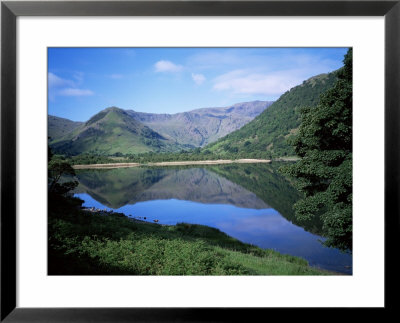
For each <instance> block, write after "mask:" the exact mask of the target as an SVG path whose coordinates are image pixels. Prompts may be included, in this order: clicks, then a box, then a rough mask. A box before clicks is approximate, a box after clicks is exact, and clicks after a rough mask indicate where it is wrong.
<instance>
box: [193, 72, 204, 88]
mask: <svg viewBox="0 0 400 323" xmlns="http://www.w3.org/2000/svg"><path fill="white" fill-rule="evenodd" d="M192 79H193V81H194V83H196V84H197V85H201V84H203V83H204V81H205V80H206V77H205V76H204V75H203V74H194V73H192Z"/></svg>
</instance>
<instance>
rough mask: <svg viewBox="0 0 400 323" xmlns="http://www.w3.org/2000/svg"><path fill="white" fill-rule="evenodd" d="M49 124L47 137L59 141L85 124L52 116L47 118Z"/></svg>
mask: <svg viewBox="0 0 400 323" xmlns="http://www.w3.org/2000/svg"><path fill="white" fill-rule="evenodd" d="M47 123H48V127H47V129H48V133H47V135H48V136H49V137H50V138H51V140H57V139H59V138H61V137H63V136H65V135H67V134H68V133H70V132H71V131H73V130H74V129H76V128H78V127H79V126H81V125H82V124H83V122H78V121H71V120H68V119H64V118H60V117H56V116H50V115H49V116H48V117H47Z"/></svg>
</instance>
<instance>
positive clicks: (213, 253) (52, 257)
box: [49, 199, 329, 275]
mask: <svg viewBox="0 0 400 323" xmlns="http://www.w3.org/2000/svg"><path fill="white" fill-rule="evenodd" d="M52 204H53V205H52V206H50V208H49V274H50V275H107V274H110V275H322V274H329V273H328V272H326V271H322V270H318V269H314V268H311V267H309V266H308V264H307V262H306V261H305V260H303V259H301V258H297V257H293V256H289V255H282V254H279V253H278V252H275V251H272V250H264V249H260V248H258V247H255V246H252V245H249V244H245V243H242V242H240V241H238V240H236V239H234V238H232V237H230V236H228V235H226V234H225V233H223V232H221V231H219V230H217V229H214V228H210V227H207V226H202V225H191V224H185V223H181V224H178V225H175V226H163V225H159V224H155V223H146V222H138V221H132V220H131V219H129V218H127V217H125V216H124V215H123V214H117V213H114V214H113V215H106V214H105V213H101V212H99V213H93V212H89V211H84V210H80V209H79V208H78V206H79V203H77V201H76V200H74V199H70V200H67V201H65V200H64V201H56V200H52Z"/></svg>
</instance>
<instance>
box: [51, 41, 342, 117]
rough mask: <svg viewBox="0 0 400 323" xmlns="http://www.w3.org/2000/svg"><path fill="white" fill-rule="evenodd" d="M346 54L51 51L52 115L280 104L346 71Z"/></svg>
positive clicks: (242, 50)
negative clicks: (303, 87) (289, 94)
mask: <svg viewBox="0 0 400 323" xmlns="http://www.w3.org/2000/svg"><path fill="white" fill-rule="evenodd" d="M346 52H347V48H49V49H48V113H49V114H51V115H55V116H59V117H63V118H67V119H71V120H74V121H86V120H88V119H89V118H90V117H91V116H93V115H94V114H95V113H97V112H99V111H101V110H103V109H105V108H107V107H110V106H117V107H120V108H122V109H133V110H135V111H141V112H153V113H177V112H183V111H190V110H193V109H197V108H205V107H224V106H229V105H232V104H235V103H239V102H246V101H254V100H276V99H278V98H279V96H280V95H281V94H283V93H284V92H285V91H287V90H289V89H290V88H292V87H293V86H296V85H298V84H300V83H302V82H303V81H304V80H305V79H307V78H309V77H311V76H314V75H317V74H320V73H327V72H331V71H333V70H335V69H338V68H339V67H341V66H343V57H344V55H345V54H346Z"/></svg>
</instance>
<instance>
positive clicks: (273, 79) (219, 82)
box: [213, 70, 304, 95]
mask: <svg viewBox="0 0 400 323" xmlns="http://www.w3.org/2000/svg"><path fill="white" fill-rule="evenodd" d="M303 80H304V79H303V78H302V77H301V76H300V75H299V73H298V71H279V72H272V73H255V72H253V71H250V70H235V71H231V72H229V73H225V74H222V75H220V76H218V77H217V78H215V79H214V87H213V88H214V89H215V90H218V91H231V92H233V93H240V94H262V95H280V94H282V93H284V92H285V91H287V90H289V89H290V88H292V87H294V86H296V85H298V84H300V83H301V82H302V81H303Z"/></svg>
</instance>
